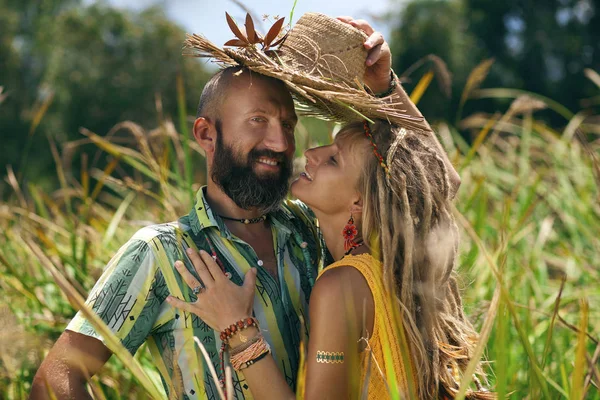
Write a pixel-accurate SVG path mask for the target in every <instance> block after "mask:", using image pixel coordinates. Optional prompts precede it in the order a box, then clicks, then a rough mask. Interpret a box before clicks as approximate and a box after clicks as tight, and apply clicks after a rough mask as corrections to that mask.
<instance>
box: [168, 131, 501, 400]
mask: <svg viewBox="0 0 600 400" xmlns="http://www.w3.org/2000/svg"><path fill="white" fill-rule="evenodd" d="M424 137H425V135H424V134H422V133H421V132H417V131H407V130H406V129H403V128H400V127H397V126H392V125H390V124H388V123H386V122H382V121H379V122H376V123H375V124H369V123H367V122H366V121H365V122H357V123H352V124H349V125H346V126H345V127H344V128H342V130H341V131H340V132H339V133H338V135H337V136H336V137H335V140H334V142H333V143H332V144H331V145H327V146H322V147H317V148H314V149H310V150H308V151H306V153H305V154H306V160H307V163H306V170H305V172H303V173H302V174H301V175H300V177H299V178H298V179H297V180H296V181H295V182H293V183H292V185H291V193H292V194H293V195H294V196H295V197H297V198H298V199H299V200H301V201H303V202H304V203H305V204H307V205H308V206H310V208H311V209H312V210H313V211H314V213H315V215H316V216H317V218H318V220H319V222H320V226H321V229H322V231H323V235H324V238H325V242H326V244H327V247H328V250H329V252H330V254H331V255H332V257H333V259H334V260H335V262H334V263H333V264H331V265H329V266H328V267H326V268H325V269H324V270H323V271H321V272H320V273H319V275H318V277H317V280H316V283H315V286H314V288H313V291H312V294H311V297H310V311H309V320H310V334H309V341H308V346H307V347H308V350H307V354H306V370H305V374H306V375H305V385H304V393H303V394H302V395H303V396H304V398H306V399H345V398H355V397H359V396H360V395H361V393H363V392H364V393H368V398H369V399H383V398H388V397H389V393H390V391H398V392H400V393H401V394H402V395H403V398H409V396H410V395H411V394H412V395H413V396H416V397H417V398H420V399H429V398H452V397H453V395H454V394H456V392H457V390H458V387H459V384H460V382H459V377H460V374H461V372H462V370H464V368H465V367H466V365H467V363H468V362H469V361H470V355H471V354H472V348H473V346H474V345H475V344H476V341H477V334H476V332H475V331H474V329H473V327H472V325H471V324H470V323H469V321H468V319H467V318H466V317H465V315H464V312H463V307H462V303H461V298H460V294H459V288H458V285H457V282H456V278H455V271H454V266H455V260H456V253H457V242H458V233H457V227H456V225H455V222H454V220H453V217H452V214H451V211H450V199H451V196H452V194H451V185H450V180H449V176H448V171H447V168H446V164H445V163H444V161H443V160H442V159H441V158H440V156H439V154H438V153H437V152H436V151H434V150H433V149H432V148H430V147H429V146H428V145H426V144H425V143H426V141H424V140H423V138H424ZM190 259H191V260H192V262H193V264H194V267H195V269H196V272H197V273H198V277H199V278H200V279H201V281H202V286H201V287H202V290H201V291H200V292H199V294H198V300H197V301H196V302H194V303H185V302H182V301H180V300H178V299H175V298H169V299H168V300H167V301H169V302H170V303H171V304H172V305H173V306H175V307H178V308H181V309H183V310H185V311H187V312H190V313H194V314H196V315H198V316H199V317H200V318H201V319H202V320H204V321H205V322H206V323H207V324H209V325H210V326H211V327H212V328H213V329H216V330H218V331H221V332H222V334H221V340H222V343H223V350H224V352H225V353H226V354H227V353H228V354H229V357H230V363H231V365H232V366H233V367H234V369H236V370H237V371H238V376H239V374H240V373H241V374H243V377H244V379H245V381H246V382H245V383H247V384H248V385H249V386H250V390H251V391H252V394H253V396H254V397H255V398H257V399H286V398H290V399H291V398H294V396H295V395H294V393H292V391H291V390H290V388H289V386H288V384H287V383H286V380H285V377H284V376H283V374H282V373H281V372H280V370H279V369H278V368H277V366H276V363H275V361H274V360H273V358H272V357H270V356H269V346H268V345H267V344H266V341H265V340H264V338H263V334H264V333H265V332H268V327H265V326H258V324H257V323H256V321H255V320H253V319H252V318H251V317H252V314H251V310H252V305H253V301H254V297H255V291H256V290H255V272H254V270H251V271H250V272H248V273H247V275H246V278H245V282H244V285H243V286H241V287H240V286H237V285H235V284H233V283H232V282H231V281H229V280H228V279H227V277H226V276H225V275H224V274H223V273H222V272H221V270H220V269H219V266H218V264H217V263H216V262H215V260H213V258H212V257H211V256H210V255H209V254H207V253H205V252H201V253H200V254H197V253H194V252H192V253H191V254H190ZM176 267H177V269H178V271H179V272H180V273H181V274H182V276H183V278H184V280H185V281H186V283H188V285H189V286H190V287H192V288H193V287H199V285H200V283H199V282H198V280H197V279H196V278H195V277H194V276H193V275H192V274H191V273H190V272H189V271H187V270H186V269H185V268H182V264H180V263H177V265H176ZM384 354H387V356H384ZM226 358H227V357H224V360H226ZM357 365H358V366H359V367H358V368H357ZM477 372H478V374H477V375H478V376H479V378H477V377H475V382H476V383H477V386H478V389H477V390H475V391H471V392H468V395H467V398H473V399H487V398H493V397H494V396H493V395H492V394H491V393H489V392H486V391H484V390H483V389H481V387H480V379H481V380H485V374H484V373H483V371H482V370H481V369H480V368H479V369H478V371H477ZM365 385H367V386H366V387H365Z"/></svg>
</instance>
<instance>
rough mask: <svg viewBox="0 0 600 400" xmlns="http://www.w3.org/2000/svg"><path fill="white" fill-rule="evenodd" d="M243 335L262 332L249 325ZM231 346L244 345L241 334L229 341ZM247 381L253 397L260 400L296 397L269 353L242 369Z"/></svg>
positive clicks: (250, 335)
mask: <svg viewBox="0 0 600 400" xmlns="http://www.w3.org/2000/svg"><path fill="white" fill-rule="evenodd" d="M243 335H244V336H246V337H253V336H255V335H260V332H259V330H258V329H257V328H255V327H253V326H252V327H249V328H247V329H246V330H245V331H244V332H243ZM229 345H230V346H231V348H235V347H238V346H241V345H243V342H242V341H241V334H236V335H233V336H232V337H231V339H230V341H229ZM242 373H243V374H244V377H245V378H246V383H247V384H248V386H249V387H250V391H251V392H252V397H254V398H255V399H259V400H263V399H264V400H270V399H277V400H279V399H282V400H285V399H294V398H295V395H294V392H292V390H291V389H290V387H289V386H288V385H287V382H286V380H285V378H284V377H283V374H282V373H281V372H280V371H279V368H278V367H277V363H276V362H275V360H274V359H273V357H272V356H271V354H269V355H267V356H266V357H265V358H263V359H262V360H259V361H257V362H256V363H254V364H252V365H250V366H249V367H247V368H245V369H243V370H242Z"/></svg>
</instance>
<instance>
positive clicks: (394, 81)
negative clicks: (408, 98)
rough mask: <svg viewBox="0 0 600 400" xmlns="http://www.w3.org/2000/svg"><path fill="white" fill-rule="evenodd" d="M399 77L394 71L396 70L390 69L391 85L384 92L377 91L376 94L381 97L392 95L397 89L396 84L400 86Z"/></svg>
mask: <svg viewBox="0 0 600 400" xmlns="http://www.w3.org/2000/svg"><path fill="white" fill-rule="evenodd" d="M397 79H398V77H397V76H396V74H395V73H394V70H393V69H390V87H389V88H388V90H386V91H385V92H383V93H375V94H374V96H375V97H377V98H380V99H381V98H384V97H388V96H391V95H392V94H393V93H394V92H395V91H396V86H398V82H397Z"/></svg>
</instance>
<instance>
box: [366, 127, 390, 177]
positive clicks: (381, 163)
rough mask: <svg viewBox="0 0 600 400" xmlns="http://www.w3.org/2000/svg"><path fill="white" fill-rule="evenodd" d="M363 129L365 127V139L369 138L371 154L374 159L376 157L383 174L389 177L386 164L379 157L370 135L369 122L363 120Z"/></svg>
mask: <svg viewBox="0 0 600 400" xmlns="http://www.w3.org/2000/svg"><path fill="white" fill-rule="evenodd" d="M364 127H365V136H367V138H369V142H371V146H373V153H374V154H375V157H377V159H378V160H379V165H381V167H382V168H383V170H384V171H385V173H386V174H387V175H388V176H389V175H390V170H389V169H388V166H387V164H386V163H385V161H384V160H383V157H382V156H381V153H380V152H379V149H378V148H377V144H376V143H375V139H373V135H372V134H371V129H370V128H369V122H368V121H367V120H365V122H364Z"/></svg>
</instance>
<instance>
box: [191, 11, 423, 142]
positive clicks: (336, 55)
mask: <svg viewBox="0 0 600 400" xmlns="http://www.w3.org/2000/svg"><path fill="white" fill-rule="evenodd" d="M227 22H228V24H229V26H230V28H231V30H232V31H233V33H234V34H235V36H236V39H233V40H230V41H228V42H227V43H225V46H231V47H224V48H219V47H218V46H216V45H214V44H213V43H211V42H210V41H209V40H208V39H206V38H205V37H204V36H200V35H196V34H194V35H187V39H186V41H185V47H184V54H185V55H190V56H195V57H208V58H213V59H215V60H216V62H217V63H219V64H220V65H221V67H223V68H226V67H232V66H243V67H246V68H248V69H250V70H252V71H255V72H257V73H260V74H263V75H267V76H270V77H273V78H276V79H279V80H281V81H283V82H284V83H285V84H286V85H287V86H288V88H289V89H290V91H291V93H292V95H293V96H294V99H295V100H296V107H297V110H298V112H299V113H300V114H303V115H311V116H316V117H320V118H323V119H329V120H337V121H344V122H350V121H354V120H358V119H365V118H369V119H371V118H373V119H374V118H381V119H387V120H389V121H390V122H393V123H396V124H398V125H401V126H405V127H406V128H416V129H425V130H430V128H429V125H428V124H427V122H426V121H425V120H424V118H423V117H422V116H421V115H420V113H419V114H418V115H415V114H414V112H413V113H410V112H409V111H408V109H407V107H406V105H407V104H410V98H409V97H408V95H406V93H405V92H404V90H400V91H396V92H395V93H394V94H393V95H391V96H388V97H386V98H383V99H381V98H377V97H375V96H373V95H371V94H370V93H369V92H368V91H367V90H366V89H365V87H364V82H363V76H364V73H365V60H366V57H367V50H366V49H365V48H364V42H365V40H366V39H367V36H366V34H365V33H364V32H362V31H360V30H358V29H356V28H354V27H352V26H351V25H349V24H346V23H344V22H341V21H339V20H337V19H334V18H330V17H328V16H326V15H323V14H319V13H306V14H304V15H303V16H302V17H301V18H300V19H299V20H298V22H297V23H296V25H294V26H293V27H292V28H291V29H290V30H289V31H288V32H287V34H285V35H284V34H283V32H281V28H282V26H283V18H282V19H280V20H278V21H277V22H276V23H275V24H274V25H273V26H272V27H271V29H270V30H269V32H268V33H267V34H266V35H265V36H264V37H263V36H261V35H260V34H258V33H257V32H256V31H255V30H254V23H253V21H252V18H251V17H250V16H249V15H247V16H246V24H245V28H246V29H245V34H244V33H243V32H242V30H241V29H240V28H239V27H238V26H237V25H236V23H235V22H234V21H233V19H232V18H231V17H230V16H229V15H227ZM278 45H279V47H278V48H277V49H274V47H275V46H278ZM398 92H400V93H398ZM413 107H414V106H413Z"/></svg>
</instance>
